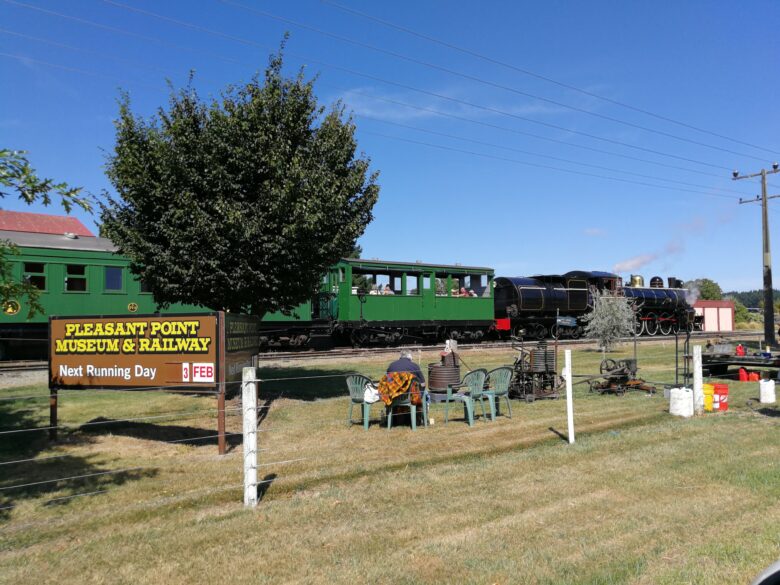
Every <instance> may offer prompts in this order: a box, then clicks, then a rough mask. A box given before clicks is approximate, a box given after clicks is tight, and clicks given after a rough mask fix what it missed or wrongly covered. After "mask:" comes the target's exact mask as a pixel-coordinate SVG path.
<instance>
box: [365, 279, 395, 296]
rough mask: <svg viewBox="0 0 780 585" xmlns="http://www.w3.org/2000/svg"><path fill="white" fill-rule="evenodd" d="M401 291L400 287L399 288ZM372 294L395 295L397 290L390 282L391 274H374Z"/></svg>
mask: <svg viewBox="0 0 780 585" xmlns="http://www.w3.org/2000/svg"><path fill="white" fill-rule="evenodd" d="M398 292H399V293H400V292H401V291H400V288H399V291H398ZM371 294H373V295H385V294H386V295H394V294H395V291H394V290H393V289H392V285H391V284H390V275H389V274H376V275H374V288H373V289H372V290H371Z"/></svg>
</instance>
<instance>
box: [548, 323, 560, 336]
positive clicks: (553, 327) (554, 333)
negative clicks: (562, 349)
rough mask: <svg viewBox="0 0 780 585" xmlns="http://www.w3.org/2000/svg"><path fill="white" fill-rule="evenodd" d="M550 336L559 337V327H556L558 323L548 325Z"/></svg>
mask: <svg viewBox="0 0 780 585" xmlns="http://www.w3.org/2000/svg"><path fill="white" fill-rule="evenodd" d="M550 337H552V338H553V339H560V337H561V328H560V327H558V325H557V324H556V325H551V326H550Z"/></svg>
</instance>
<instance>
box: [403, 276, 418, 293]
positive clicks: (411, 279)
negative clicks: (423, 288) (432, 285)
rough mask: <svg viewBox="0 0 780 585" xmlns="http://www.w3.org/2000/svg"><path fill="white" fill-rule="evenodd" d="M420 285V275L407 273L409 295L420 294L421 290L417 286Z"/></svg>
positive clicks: (407, 291)
mask: <svg viewBox="0 0 780 585" xmlns="http://www.w3.org/2000/svg"><path fill="white" fill-rule="evenodd" d="M418 286H419V277H417V276H409V275H407V277H406V294H407V295H417V294H420V291H419V290H418V288H417V287H418Z"/></svg>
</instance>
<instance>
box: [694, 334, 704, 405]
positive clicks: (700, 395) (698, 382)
mask: <svg viewBox="0 0 780 585" xmlns="http://www.w3.org/2000/svg"><path fill="white" fill-rule="evenodd" d="M703 412H704V380H703V376H702V371H701V345H694V346H693V414H702V413H703Z"/></svg>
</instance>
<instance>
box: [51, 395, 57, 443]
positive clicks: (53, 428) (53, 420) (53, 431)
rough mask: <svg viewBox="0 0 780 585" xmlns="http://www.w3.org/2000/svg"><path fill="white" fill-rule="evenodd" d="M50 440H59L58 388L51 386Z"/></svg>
mask: <svg viewBox="0 0 780 585" xmlns="http://www.w3.org/2000/svg"><path fill="white" fill-rule="evenodd" d="M49 427H51V428H49V440H50V441H56V440H57V389H56V388H49Z"/></svg>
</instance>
